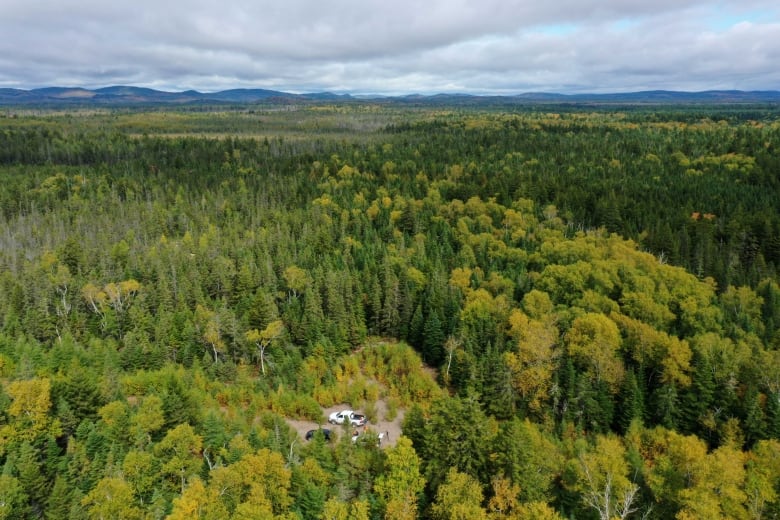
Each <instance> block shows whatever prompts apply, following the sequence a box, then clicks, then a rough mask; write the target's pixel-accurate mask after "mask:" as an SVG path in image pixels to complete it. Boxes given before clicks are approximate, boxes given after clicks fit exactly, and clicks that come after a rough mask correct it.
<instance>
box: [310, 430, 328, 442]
mask: <svg viewBox="0 0 780 520" xmlns="http://www.w3.org/2000/svg"><path fill="white" fill-rule="evenodd" d="M317 432H322V436H323V437H325V440H326V441H329V440H330V430H328V429H327V428H320V429H319V430H309V431H307V432H306V435H305V436H304V437H305V438H306V440H307V441H310V440H311V439H312V437H314V434H315V433H317Z"/></svg>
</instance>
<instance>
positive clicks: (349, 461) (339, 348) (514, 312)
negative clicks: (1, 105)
mask: <svg viewBox="0 0 780 520" xmlns="http://www.w3.org/2000/svg"><path fill="white" fill-rule="evenodd" d="M0 121H1V122H2V125H0V128H2V130H0V179H2V183H3V189H2V190H0V230H2V231H0V466H2V468H3V469H2V472H0V518H3V517H5V518H73V519H81V518H111V517H113V518H127V519H136V518H137V519H147V518H172V519H177V518H178V519H184V518H284V519H291V520H292V519H300V518H303V519H310V518H311V519H320V518H345V519H356V520H357V519H368V518H418V517H419V518H431V519H445V518H475V519H488V518H489V519H491V520H493V519H496V520H498V519H515V518H549V519H559V518H603V519H611V518H615V517H617V518H634V517H640V516H643V517H645V518H658V519H666V518H680V519H693V518H739V519H741V518H746V519H747V518H773V517H777V516H778V515H780V441H779V440H778V439H780V333H778V329H780V286H779V285H778V264H779V263H780V220H779V219H780V186H779V185H778V177H777V172H778V171H780V163H778V161H780V153H778V152H779V150H780V120H779V119H778V114H777V113H776V112H775V111H774V110H773V109H771V108H770V109H768V108H766V107H737V108H735V107H726V108H724V107H722V106H721V107H694V108H691V107H685V108H682V109H680V108H667V109H664V110H653V111H641V110H638V111H629V112H615V111H607V110H602V111H598V112H590V111H583V110H579V109H577V110H571V111H568V112H556V113H547V112H545V111H537V110H533V111H527V112H518V113H507V112H504V111H482V110H479V111H478V110H466V109H463V108H462V107H459V108H448V109H442V108H435V109H431V108H420V107H404V108H397V107H394V108H388V107H387V106H384V105H382V104H373V105H372V104H367V103H366V104H359V105H356V106H345V105H343V104H329V105H316V106H302V107H292V108H290V109H285V110H279V109H278V107H266V108H261V107H258V106H252V107H249V108H244V109H241V110H237V111H228V110H225V111H220V112H215V111H211V112H206V111H204V112H195V111H150V112H146V111H140V110H139V111H116V112H112V111H94V110H88V111H63V112H59V111H58V112H53V113H40V112H34V113H31V114H25V113H19V114H17V113H10V112H9V113H7V114H3V115H2V119H0ZM380 401H381V402H382V403H384V404H386V406H387V414H388V415H389V416H393V415H394V414H398V413H404V414H405V415H404V417H405V418H404V422H403V432H404V437H403V439H401V440H399V441H398V444H397V445H395V446H394V447H392V448H380V447H379V446H377V442H376V441H378V438H375V437H370V435H373V434H375V433H376V432H373V433H371V432H369V433H367V434H366V437H364V438H363V441H361V442H352V440H351V439H350V433H351V432H349V431H348V430H346V429H343V430H340V429H338V428H337V427H332V428H334V437H338V438H337V439H334V440H333V441H331V442H330V443H328V442H326V441H325V439H324V438H322V437H321V436H319V435H317V436H315V439H314V440H313V441H310V442H307V441H305V440H303V439H302V438H301V437H300V436H298V435H297V433H296V432H295V431H294V430H293V429H292V428H290V427H289V426H288V424H287V422H286V420H287V419H302V418H307V419H310V420H313V421H317V422H320V423H322V422H324V421H325V418H324V417H323V415H322V407H323V406H332V405H335V404H340V403H348V404H349V405H350V406H351V407H353V408H355V409H359V410H361V411H365V412H366V413H367V414H368V415H369V417H370V418H372V419H374V420H375V419H377V415H378V414H379V413H380V412H379V410H380V407H379V406H378V403H379V402H380ZM383 413H384V412H383ZM365 439H368V442H365ZM269 483H272V485H269Z"/></svg>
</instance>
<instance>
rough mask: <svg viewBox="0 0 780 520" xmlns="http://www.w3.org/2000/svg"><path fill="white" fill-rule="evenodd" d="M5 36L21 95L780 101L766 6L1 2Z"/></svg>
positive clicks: (5, 70) (0, 59)
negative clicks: (668, 93) (761, 94)
mask: <svg viewBox="0 0 780 520" xmlns="http://www.w3.org/2000/svg"><path fill="white" fill-rule="evenodd" d="M0 33H2V34H3V35H4V36H3V38H2V39H1V40H0V86H10V87H19V88H33V87H38V86H45V85H79V86H88V87H99V86H106V85H113V84H135V85H141V86H150V87H155V88H160V89H166V90H184V89H189V88H196V89H199V90H203V91H209V90H219V89H224V88H234V87H262V88H278V89H282V90H290V91H296V92H301V91H313V90H334V91H352V92H360V93H366V92H371V93H408V92H453V91H462V92H467V91H468V92H479V93H519V92H525V91H530V90H545V91H556V92H577V91H618V90H638V89H645V88H666V89H680V90H705V89H711V88H739V89H779V88H780V73H778V72H776V69H777V67H776V63H778V58H780V17H779V16H778V9H777V7H776V6H775V5H774V2H768V1H765V0H740V1H737V0H729V1H723V2H720V3H718V4H713V3H712V2H705V1H703V0H656V1H655V2H647V1H646V0H600V1H591V2H582V1H581V0H550V1H547V2H531V1H529V0H482V1H480V2H477V1H475V0H428V1H427V2H411V1H409V0H397V1H395V2H387V1H382V2H380V1H377V0H363V1H360V0H331V1H327V2H323V1H312V0H287V1H286V2H269V1H267V0H260V1H257V0H224V1H223V2H213V1H211V0H209V1H205V0H166V1H160V0H137V1H136V2H132V3H130V2H126V3H115V2H105V1H104V0H78V1H75V0H25V1H22V0H5V1H4V2H2V3H0Z"/></svg>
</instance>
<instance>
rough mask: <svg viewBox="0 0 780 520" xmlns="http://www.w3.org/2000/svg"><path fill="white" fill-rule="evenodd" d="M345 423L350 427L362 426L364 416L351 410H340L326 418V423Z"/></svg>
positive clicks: (364, 419)
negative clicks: (347, 422)
mask: <svg viewBox="0 0 780 520" xmlns="http://www.w3.org/2000/svg"><path fill="white" fill-rule="evenodd" d="M345 421H349V424H351V425H352V426H363V425H364V424H366V416H365V415H362V414H359V413H355V412H353V411H352V410H342V411H340V412H333V413H332V414H330V416H329V417H328V422H329V423H331V424H344V422H345Z"/></svg>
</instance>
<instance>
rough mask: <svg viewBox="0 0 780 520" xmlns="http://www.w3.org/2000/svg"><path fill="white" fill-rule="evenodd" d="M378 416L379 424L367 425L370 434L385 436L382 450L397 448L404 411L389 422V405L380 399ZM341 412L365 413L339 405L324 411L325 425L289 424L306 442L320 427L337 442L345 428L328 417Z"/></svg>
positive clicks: (290, 421) (288, 421)
mask: <svg viewBox="0 0 780 520" xmlns="http://www.w3.org/2000/svg"><path fill="white" fill-rule="evenodd" d="M375 406H376V416H377V422H371V421H369V423H368V424H367V429H368V431H370V432H374V433H376V434H377V435H378V434H384V435H383V438H382V442H381V444H380V446H381V447H382V448H385V447H387V446H395V443H396V442H397V441H398V437H400V436H401V433H402V432H401V423H402V422H403V420H404V410H400V409H399V410H398V412H397V413H396V415H395V418H393V420H392V421H388V420H387V419H386V417H387V404H386V403H385V401H384V400H382V399H379V400H378V401H377V402H376V405H375ZM341 410H354V411H355V412H357V413H363V411H362V410H361V409H359V408H353V407H352V406H350V405H349V404H338V405H335V406H331V407H328V408H323V409H322V415H323V416H324V417H325V421H324V422H323V424H317V423H316V422H314V421H301V420H295V419H287V423H288V424H289V425H290V426H292V427H293V428H294V429H295V431H297V432H298V435H299V436H300V437H301V440H302V441H303V442H305V441H304V435H306V432H307V431H309V430H315V429H317V428H319V427H322V428H328V429H329V430H330V431H331V432H332V434H335V435H334V437H333V441H336V438H337V437H336V436H339V435H343V434H344V429H343V426H341V425H340V424H329V423H328V421H327V417H328V416H329V415H330V414H331V413H333V412H338V411H341ZM358 430H360V432H361V433H362V432H363V427H360V428H358Z"/></svg>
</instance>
